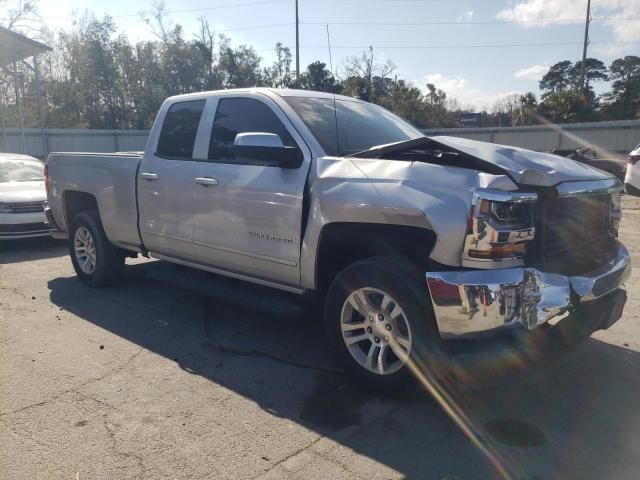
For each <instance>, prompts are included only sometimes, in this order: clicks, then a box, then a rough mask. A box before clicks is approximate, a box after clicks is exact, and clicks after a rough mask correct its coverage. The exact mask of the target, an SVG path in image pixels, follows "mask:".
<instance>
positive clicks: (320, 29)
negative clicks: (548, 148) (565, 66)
mask: <svg viewBox="0 0 640 480" xmlns="http://www.w3.org/2000/svg"><path fill="white" fill-rule="evenodd" d="M165 4H166V6H167V8H168V9H169V11H170V12H172V13H171V19H172V20H173V22H174V23H179V24H181V25H183V27H184V28H185V31H186V32H187V37H190V36H191V35H192V32H194V31H195V29H196V18H197V17H200V16H204V17H206V18H207V19H209V21H210V22H211V23H212V24H213V25H214V26H215V27H216V29H217V30H218V31H220V32H224V33H225V34H226V35H227V36H229V37H230V38H231V39H232V42H233V43H234V44H235V45H238V44H242V43H244V44H247V45H251V46H253V47H254V48H255V49H256V50H258V51H259V54H260V55H261V56H262V57H263V58H264V60H265V63H269V62H270V61H271V60H272V58H273V54H272V49H273V46H274V45H275V44H276V42H278V41H280V42H282V43H283V44H285V45H287V46H289V47H290V48H291V49H292V51H293V49H294V46H295V29H294V25H293V22H294V19H295V17H294V0H282V1H268V0H235V1H232V0H165ZM247 4H250V5H247ZM299 4H300V21H301V26H300V44H301V51H300V64H301V68H304V66H306V65H307V64H308V63H309V62H311V61H314V60H316V59H319V60H322V61H324V62H326V63H327V64H329V54H328V49H327V35H326V26H325V24H327V23H328V24H329V31H330V34H331V44H332V47H333V48H332V54H333V66H334V70H337V71H338V72H339V71H340V69H341V67H342V66H343V64H344V60H345V58H346V57H348V56H351V55H359V54H361V53H362V51H363V49H364V48H366V46H368V45H372V46H373V47H374V50H375V53H376V56H377V57H378V58H379V59H380V60H381V61H384V60H386V59H390V60H391V61H393V63H394V64H395V65H396V66H397V73H398V76H399V77H401V78H405V79H408V80H411V81H412V82H414V83H415V84H416V85H418V86H420V87H422V88H424V86H425V84H426V83H427V82H432V83H435V84H436V85H437V86H438V87H440V88H442V89H444V90H445V91H446V92H447V93H448V94H449V96H451V97H454V98H456V99H457V100H458V101H459V102H460V103H461V104H462V105H468V104H470V105H474V106H476V107H490V106H491V105H492V104H493V103H494V102H495V101H496V99H498V98H500V97H501V96H504V95H506V94H508V93H513V92H524V91H534V92H536V93H537V92H538V89H537V79H539V77H540V76H541V74H542V73H543V72H544V71H545V67H548V66H549V65H551V64H552V63H554V62H556V61H559V60H564V59H568V60H578V59H580V57H581V48H582V47H581V45H580V43H581V42H582V36H583V31H584V15H585V9H586V0H513V1H509V0H485V1H478V0H475V1H474V0H299ZM150 7H151V0H141V1H136V2H133V1H130V0H129V1H127V0H110V1H108V2H105V1H104V0H40V10H41V13H42V17H43V18H44V19H45V22H46V23H47V24H48V25H49V26H50V27H52V28H59V27H64V26H66V25H69V24H70V22H71V21H72V18H73V15H74V12H75V14H76V15H77V14H81V13H82V12H84V11H85V10H88V11H90V12H93V13H94V14H96V15H97V16H102V15H104V14H109V15H111V16H113V17H114V19H115V21H116V23H117V25H118V27H119V28H120V29H121V31H122V32H124V33H126V34H127V35H128V36H129V37H130V38H131V39H132V40H139V39H146V38H150V37H151V34H150V32H149V28H148V26H147V25H145V24H144V23H143V22H142V20H141V19H140V16H139V15H138V13H139V12H141V11H144V10H148V9H149V8H150ZM182 10H192V11H189V12H182ZM592 14H593V22H592V24H591V34H590V37H591V40H592V42H594V43H593V45H592V46H591V50H590V56H595V57H597V58H600V59H601V60H603V61H604V62H605V63H607V64H609V63H610V61H611V60H612V59H614V58H616V57H618V56H621V55H625V54H626V55H629V54H634V55H640V0H593V1H592ZM487 22H491V23H487ZM418 23H422V24H421V25H416V24H418ZM283 24H284V25H283ZM267 25H269V27H266V28H247V27H263V26H267ZM597 42H612V43H597ZM633 42H635V43H633ZM541 43H542V44H545V45H543V46H527V47H514V46H511V47H509V46H507V45H517V44H541ZM548 44H557V45H548ZM472 45H473V46H475V47H471V46H472ZM486 45H493V47H480V46H486ZM458 46H460V47H464V48H451V47H458ZM423 47H429V48H423ZM441 47H448V48H441ZM605 88H606V85H601V86H600V88H599V89H605Z"/></svg>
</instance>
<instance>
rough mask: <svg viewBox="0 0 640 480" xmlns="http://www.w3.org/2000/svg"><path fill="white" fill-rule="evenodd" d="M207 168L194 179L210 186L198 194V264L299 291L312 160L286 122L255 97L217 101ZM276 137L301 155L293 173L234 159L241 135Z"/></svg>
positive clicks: (226, 97)
mask: <svg viewBox="0 0 640 480" xmlns="http://www.w3.org/2000/svg"><path fill="white" fill-rule="evenodd" d="M211 107H212V111H215V115H214V118H213V126H212V128H211V130H210V131H211V136H210V139H209V145H208V154H207V161H206V162H202V163H201V164H200V169H199V172H200V173H199V177H200V178H211V179H213V181H214V182H215V185H202V186H200V188H199V189H197V192H196V198H197V202H196V203H197V208H198V211H197V213H196V223H195V243H196V248H197V251H198V255H199V258H200V261H201V263H204V264H206V265H210V266H213V267H217V268H222V269H224V270H227V271H230V272H235V273H239V274H248V275H250V276H252V277H259V278H262V279H265V280H269V281H276V282H278V283H284V284H289V285H293V286H298V285H299V283H300V273H299V262H300V243H301V235H302V234H301V229H302V205H303V196H304V188H305V183H306V179H307V173H308V170H309V165H310V161H311V154H310V151H309V149H308V147H307V146H306V144H305V143H304V141H303V140H302V137H301V136H300V135H299V134H298V132H297V131H296V130H295V129H294V128H293V126H292V125H291V123H290V121H289V119H288V118H287V117H286V116H285V115H284V113H283V112H282V110H280V108H279V107H278V105H277V104H276V103H275V102H274V101H273V100H272V99H271V98H269V97H267V96H265V95H262V94H259V93H247V94H234V95H233V96H230V95H224V94H223V95H220V97H219V99H218V101H217V102H216V105H212V106H211ZM247 132H254V133H255V132H262V133H275V134H277V135H278V136H280V138H281V139H282V141H283V143H284V145H285V146H290V147H298V148H299V149H300V150H301V152H302V154H303V157H304V159H303V161H302V164H301V165H300V166H299V167H298V168H293V169H292V168H289V169H287V168H281V166H280V165H279V164H278V162H277V161H276V162H275V163H273V164H265V162H261V161H259V160H252V159H250V158H239V157H238V156H236V154H235V153H234V147H233V144H234V140H235V137H236V135H237V134H238V133H247Z"/></svg>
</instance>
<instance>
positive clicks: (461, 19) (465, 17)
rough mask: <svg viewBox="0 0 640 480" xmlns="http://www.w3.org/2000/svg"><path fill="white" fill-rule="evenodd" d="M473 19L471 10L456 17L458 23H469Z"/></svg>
mask: <svg viewBox="0 0 640 480" xmlns="http://www.w3.org/2000/svg"><path fill="white" fill-rule="evenodd" d="M472 19H473V9H470V10H467V11H466V12H464V13H463V14H462V15H460V16H459V17H458V21H459V22H467V23H469V22H470V21H471V20H472Z"/></svg>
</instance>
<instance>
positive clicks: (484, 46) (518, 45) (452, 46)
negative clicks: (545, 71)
mask: <svg viewBox="0 0 640 480" xmlns="http://www.w3.org/2000/svg"><path fill="white" fill-rule="evenodd" d="M590 44H591V45H635V44H640V42H590ZM573 45H582V42H556V43H506V44H505V43H501V44H497V43H496V44H479V45H478V44H476V45H332V46H331V48H340V49H349V48H353V49H355V48H359V49H367V48H369V47H372V48H380V49H406V50H415V49H456V48H517V47H563V46H573ZM300 48H308V49H313V48H323V49H324V48H326V47H325V46H324V45H300ZM262 51H266V50H262Z"/></svg>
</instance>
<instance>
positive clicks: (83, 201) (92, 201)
mask: <svg viewBox="0 0 640 480" xmlns="http://www.w3.org/2000/svg"><path fill="white" fill-rule="evenodd" d="M64 209H65V215H66V216H67V225H71V222H72V221H73V217H75V216H76V215H77V214H78V213H80V212H90V211H98V202H97V201H96V197H94V196H93V195H91V194H90V193H86V192H75V191H70V192H65V193H64Z"/></svg>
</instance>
